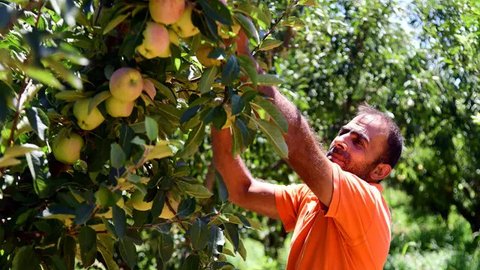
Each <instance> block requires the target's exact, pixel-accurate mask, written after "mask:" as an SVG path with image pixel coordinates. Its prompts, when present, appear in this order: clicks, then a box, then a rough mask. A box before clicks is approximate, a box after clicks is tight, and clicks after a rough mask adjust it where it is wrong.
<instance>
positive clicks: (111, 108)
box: [105, 96, 135, 117]
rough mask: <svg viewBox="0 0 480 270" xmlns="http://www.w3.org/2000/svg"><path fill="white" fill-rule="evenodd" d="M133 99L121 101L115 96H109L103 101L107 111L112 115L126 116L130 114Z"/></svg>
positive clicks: (133, 102) (133, 103) (133, 104)
mask: <svg viewBox="0 0 480 270" xmlns="http://www.w3.org/2000/svg"><path fill="white" fill-rule="evenodd" d="M134 106H135V101H121V100H119V99H116V98H115V97H113V96H112V97H109V98H108V99H107V100H106V101H105V107H106V109H107V113H108V114H110V115H111V116H113V117H128V116H130V114H132V111H133V107H134Z"/></svg>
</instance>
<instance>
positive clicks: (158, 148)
mask: <svg viewBox="0 0 480 270" xmlns="http://www.w3.org/2000/svg"><path fill="white" fill-rule="evenodd" d="M145 147H148V151H149V152H148V154H147V155H146V157H145V160H152V159H162V158H165V157H170V156H172V155H173V152H172V149H171V148H170V147H169V146H168V142H167V141H161V142H158V143H157V144H156V145H155V146H151V145H147V146H145Z"/></svg>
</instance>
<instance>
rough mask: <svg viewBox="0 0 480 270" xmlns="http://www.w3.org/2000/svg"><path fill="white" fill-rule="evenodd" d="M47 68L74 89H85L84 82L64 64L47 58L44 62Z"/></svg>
mask: <svg viewBox="0 0 480 270" xmlns="http://www.w3.org/2000/svg"><path fill="white" fill-rule="evenodd" d="M42 63H44V64H45V66H47V67H49V68H51V69H52V70H53V71H54V72H55V73H56V74H57V75H58V76H59V77H60V78H62V79H63V80H65V81H66V82H68V83H69V84H70V85H71V86H72V87H73V88H75V89H77V90H81V89H82V88H83V84H82V80H81V79H80V78H79V77H77V76H76V75H75V73H73V72H72V71H70V70H69V69H67V68H66V67H65V66H64V65H63V64H62V63H60V62H57V61H55V60H53V59H50V58H47V59H44V60H43V61H42Z"/></svg>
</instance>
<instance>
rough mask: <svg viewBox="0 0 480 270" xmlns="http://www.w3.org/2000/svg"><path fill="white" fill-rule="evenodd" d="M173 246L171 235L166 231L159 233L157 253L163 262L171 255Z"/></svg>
mask: <svg viewBox="0 0 480 270" xmlns="http://www.w3.org/2000/svg"><path fill="white" fill-rule="evenodd" d="M173 247H174V246H173V238H172V236H171V235H170V234H167V233H160V235H159V238H158V255H159V256H160V258H162V260H163V261H164V262H167V261H168V260H170V258H171V257H172V254H173Z"/></svg>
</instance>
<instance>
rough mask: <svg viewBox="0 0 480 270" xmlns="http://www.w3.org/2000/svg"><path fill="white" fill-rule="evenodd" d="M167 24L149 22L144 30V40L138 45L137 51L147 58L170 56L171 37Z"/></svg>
mask: <svg viewBox="0 0 480 270" xmlns="http://www.w3.org/2000/svg"><path fill="white" fill-rule="evenodd" d="M169 36H170V35H169V33H168V30H167V28H165V26H163V25H161V24H159V23H155V22H148V23H147V26H146V27H145V30H144V31H143V42H142V44H140V45H139V46H138V47H137V51H138V52H139V53H140V54H141V55H143V57H145V58H147V59H152V58H154V57H163V58H165V57H169V56H170V54H171V52H170V37H169Z"/></svg>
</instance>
